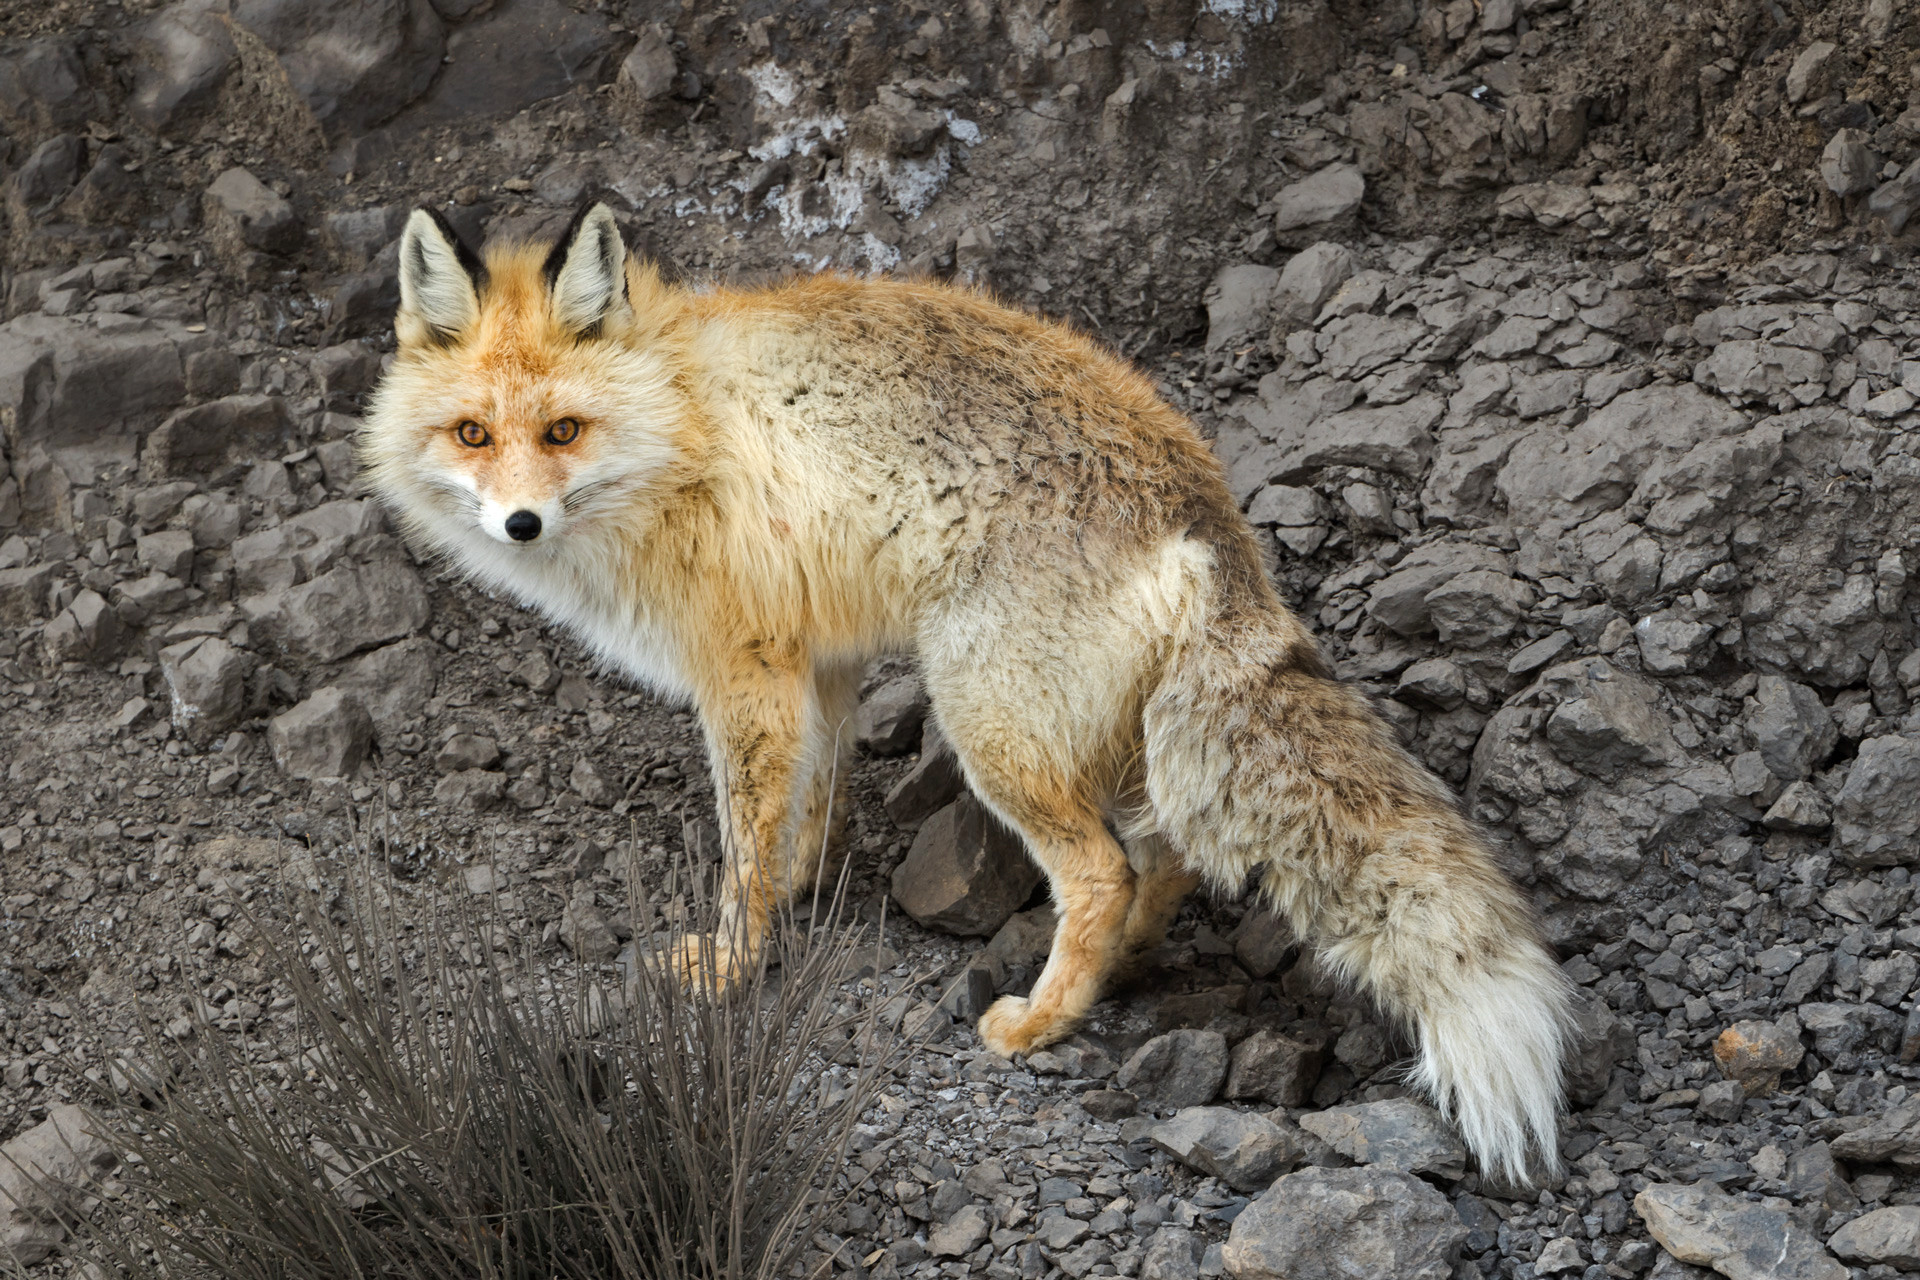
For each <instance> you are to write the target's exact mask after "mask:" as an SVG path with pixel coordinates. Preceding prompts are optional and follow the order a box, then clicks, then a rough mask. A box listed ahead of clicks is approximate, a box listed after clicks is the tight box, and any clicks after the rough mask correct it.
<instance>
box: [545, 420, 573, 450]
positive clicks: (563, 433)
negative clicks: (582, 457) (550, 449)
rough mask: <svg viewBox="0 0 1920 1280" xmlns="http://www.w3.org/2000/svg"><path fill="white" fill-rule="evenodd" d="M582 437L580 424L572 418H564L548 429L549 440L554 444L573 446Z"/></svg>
mask: <svg viewBox="0 0 1920 1280" xmlns="http://www.w3.org/2000/svg"><path fill="white" fill-rule="evenodd" d="M579 436H580V424H579V423H578V422H575V421H574V420H573V419H572V418H562V419H560V421H558V422H556V423H554V424H553V425H552V426H550V427H548V428H547V440H548V441H549V442H551V443H553V444H572V443H573V442H574V441H575V440H576V439H578V438H579Z"/></svg>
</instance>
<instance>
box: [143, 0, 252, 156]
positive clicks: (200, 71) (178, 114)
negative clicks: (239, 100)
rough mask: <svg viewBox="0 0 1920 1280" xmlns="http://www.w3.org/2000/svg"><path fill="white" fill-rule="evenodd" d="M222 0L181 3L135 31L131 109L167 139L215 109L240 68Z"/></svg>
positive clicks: (199, 0) (180, 1) (168, 8)
mask: <svg viewBox="0 0 1920 1280" xmlns="http://www.w3.org/2000/svg"><path fill="white" fill-rule="evenodd" d="M225 8H226V5H225V4H224V3H222V0H179V2H178V3H175V4H171V5H168V6H167V7H166V8H165V9H162V10H161V11H160V12H159V13H156V14H154V15H153V17H151V18H149V19H147V20H146V21H145V22H144V23H142V24H140V26H139V27H138V28H136V29H135V35H134V54H135V57H134V63H133V94H132V96H131V97H130V98H129V99H128V101H127V109H128V110H129V111H130V112H132V114H133V118H134V119H135V120H137V121H139V123H140V125H141V126H142V127H143V128H147V129H151V130H153V131H154V132H156V133H164V132H166V131H168V130H169V129H171V128H172V127H173V126H174V125H175V124H177V123H180V122H181V121H183V120H185V119H187V118H188V117H191V116H192V115H193V114H195V113H196V112H199V111H201V110H203V109H204V108H206V107H208V106H211V105H212V104H213V101H214V99H215V97H216V96H217V94H218V92H219V89H220V86H221V85H222V84H224V83H225V82H226V79H227V77H228V76H229V75H230V74H231V73H232V72H233V69H234V67H235V66H236V65H237V63H238V60H239V59H238V51H237V50H236V49H235V48H234V44H233V36H232V34H231V33H230V32H229V31H228V29H227V24H226V22H225V21H224V20H223V19H224V10H225Z"/></svg>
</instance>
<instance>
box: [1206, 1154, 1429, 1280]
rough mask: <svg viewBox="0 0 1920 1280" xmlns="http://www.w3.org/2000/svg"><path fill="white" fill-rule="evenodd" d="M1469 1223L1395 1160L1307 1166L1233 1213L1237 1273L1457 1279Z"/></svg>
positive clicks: (1255, 1279)
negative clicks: (1376, 1164)
mask: <svg viewBox="0 0 1920 1280" xmlns="http://www.w3.org/2000/svg"><path fill="white" fill-rule="evenodd" d="M1466 1237H1467V1227H1466V1224H1465V1223H1463V1222H1462V1221H1461V1220H1460V1215H1459V1214H1457V1213H1455V1212H1454V1209H1453V1206H1452V1205H1451V1204H1449V1203H1448V1202H1447V1198H1446V1197H1445V1196H1443V1195H1441V1194H1440V1193H1439V1192H1438V1191H1436V1190H1434V1189H1433V1188H1432V1187H1431V1186H1429V1185H1428V1184H1426V1183H1425V1182H1422V1181H1421V1180H1420V1179H1418V1178H1416V1177H1414V1176H1413V1175H1411V1174H1406V1173H1396V1172H1393V1171H1391V1170H1386V1169H1321V1168H1314V1169H1302V1170H1301V1171H1300V1172H1298V1173H1290V1174H1288V1175H1287V1176H1286V1177H1284V1178H1281V1179H1280V1180H1279V1181H1277V1182H1275V1183H1274V1184H1273V1185H1272V1186H1271V1187H1270V1188H1268V1189H1267V1192H1266V1194H1264V1195H1262V1196H1261V1197H1260V1198H1259V1199H1257V1200H1255V1201H1254V1202H1253V1203H1252V1204H1250V1205H1248V1206H1247V1207H1246V1209H1244V1210H1243V1211H1242V1212H1241V1213H1240V1215H1239V1216H1238V1217H1237V1218H1235V1219H1234V1220H1233V1229H1232V1230H1231V1231H1230V1232H1228V1234H1227V1242H1226V1245H1225V1246H1224V1247H1223V1248H1222V1250H1221V1261H1222V1262H1223V1263H1224V1264H1225V1266H1226V1270H1227V1274H1228V1275H1230V1276H1232V1277H1233V1278H1234V1280H1448V1277H1449V1276H1451V1275H1452V1274H1453V1265H1454V1261H1455V1259H1456V1258H1457V1257H1458V1255H1459V1252H1460V1246H1461V1244H1462V1243H1464V1242H1465V1240H1466Z"/></svg>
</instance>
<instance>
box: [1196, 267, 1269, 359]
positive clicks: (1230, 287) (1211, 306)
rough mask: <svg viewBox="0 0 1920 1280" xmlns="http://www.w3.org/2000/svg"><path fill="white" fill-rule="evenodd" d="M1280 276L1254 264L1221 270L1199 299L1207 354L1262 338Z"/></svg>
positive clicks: (1267, 268)
mask: <svg viewBox="0 0 1920 1280" xmlns="http://www.w3.org/2000/svg"><path fill="white" fill-rule="evenodd" d="M1279 281H1280V273H1279V272H1278V271H1276V270H1274V269H1273V268H1272V267H1263V266H1260V265H1259V264H1258V263H1253V262H1239V263H1235V264H1234V265H1233V266H1230V267H1222V268H1221V269H1220V273H1219V274H1218V275H1216V276H1214V278H1213V283H1212V284H1210V285H1208V286H1207V292H1206V294H1205V296H1204V297H1203V298H1202V299H1201V301H1202V302H1203V303H1205V304H1206V308H1207V350H1209V351H1219V350H1221V349H1222V348H1224V347H1230V346H1237V345H1238V344H1240V343H1242V342H1244V341H1246V340H1247V339H1248V338H1249V337H1252V336H1253V335H1255V334H1259V335H1262V336H1264V335H1265V332H1266V327H1267V311H1268V309H1269V308H1270V307H1271V306H1272V304H1273V290H1274V286H1275V285H1276V284H1278V283H1279Z"/></svg>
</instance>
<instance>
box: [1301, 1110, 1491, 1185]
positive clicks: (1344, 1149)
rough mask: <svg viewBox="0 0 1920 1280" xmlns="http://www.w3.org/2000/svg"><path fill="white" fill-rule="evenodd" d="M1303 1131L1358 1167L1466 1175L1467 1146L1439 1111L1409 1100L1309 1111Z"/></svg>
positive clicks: (1439, 1174)
mask: <svg viewBox="0 0 1920 1280" xmlns="http://www.w3.org/2000/svg"><path fill="white" fill-rule="evenodd" d="M1300 1127H1301V1128H1302V1129H1305V1130H1306V1131H1307V1132H1308V1133H1311V1134H1313V1135H1314V1136H1315V1137H1317V1138H1319V1139H1320V1140H1322V1141H1323V1142H1325V1143H1326V1144H1327V1145H1328V1146H1330V1147H1332V1148H1333V1149H1334V1150H1335V1151H1338V1152H1339V1153H1340V1154H1341V1155H1343V1156H1346V1157H1348V1158H1349V1159H1351V1160H1353V1161H1354V1162H1355V1163H1357V1164H1364V1165H1372V1166H1375V1167H1377V1168H1381V1169H1392V1170H1396V1171H1398V1172H1402V1173H1430V1174H1437V1175H1438V1176H1440V1177H1443V1178H1448V1179H1458V1178H1462V1177H1465V1176H1466V1172H1467V1149H1466V1147H1465V1146H1463V1145H1462V1144H1461V1142H1460V1139H1459V1138H1458V1137H1457V1136H1456V1135H1455V1134H1454V1132H1453V1130H1452V1129H1450V1128H1449V1127H1448V1126H1447V1123H1446V1121H1444V1120H1442V1119H1441V1118H1440V1113H1439V1112H1437V1111H1435V1110H1434V1109H1433V1108H1432V1107H1429V1106H1427V1105H1425V1104H1424V1103H1419V1102H1415V1101H1414V1100H1413V1099H1411V1098H1389V1099H1387V1100H1386V1101H1384V1102H1364V1103H1360V1104H1358V1105H1355V1106H1350V1107H1332V1108H1329V1109H1328V1110H1326V1111H1314V1112H1309V1113H1307V1114H1306V1115H1303V1116H1301V1117H1300Z"/></svg>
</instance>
